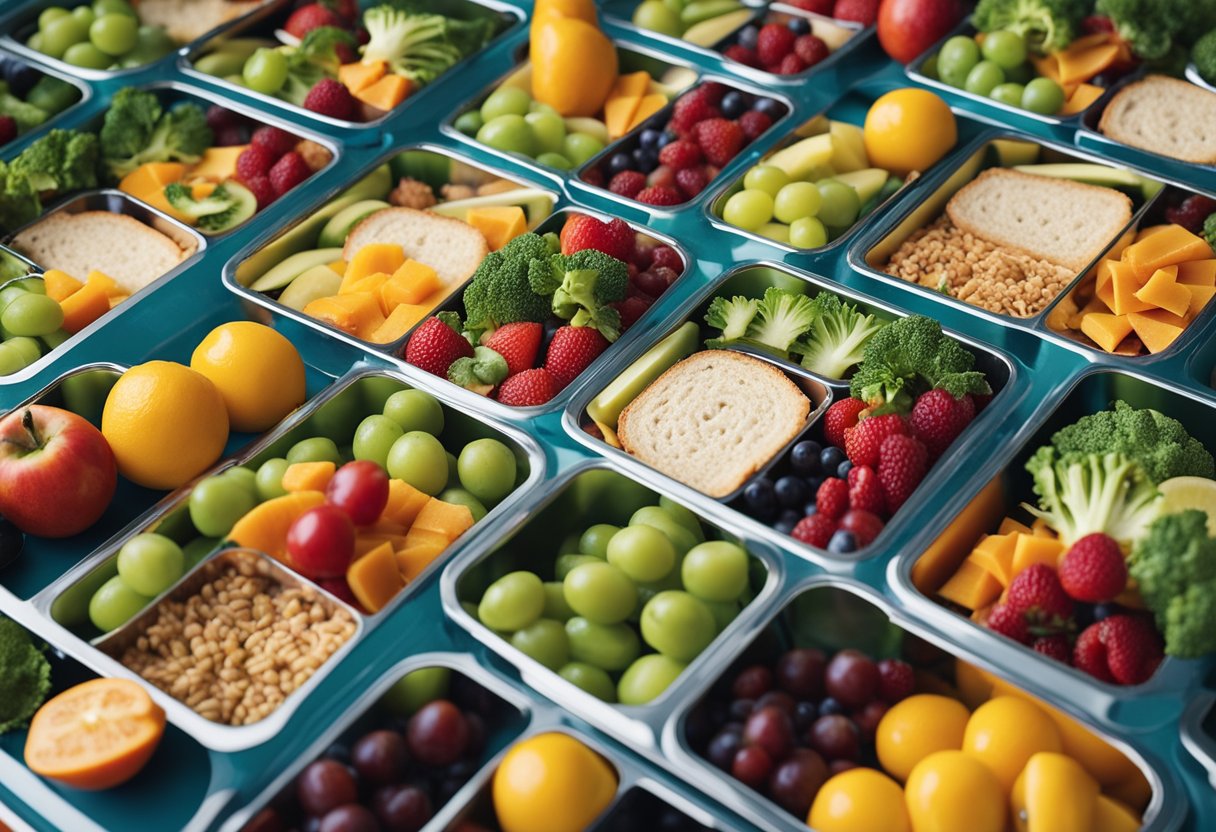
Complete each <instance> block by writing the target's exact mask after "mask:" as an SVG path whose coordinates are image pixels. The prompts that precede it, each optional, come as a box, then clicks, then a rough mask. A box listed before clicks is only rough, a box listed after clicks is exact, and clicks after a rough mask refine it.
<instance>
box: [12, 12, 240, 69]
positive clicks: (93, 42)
mask: <svg viewBox="0 0 1216 832" xmlns="http://www.w3.org/2000/svg"><path fill="white" fill-rule="evenodd" d="M263 2H264V0H263ZM154 4H155V0H154V2H153V3H149V5H154ZM261 4H262V3H261V2H257V0H231V2H228V3H226V4H224V5H225V6H226V7H227V8H228V9H229V10H230V11H231V13H233V14H234V15H241V14H245V13H246V12H248V11H252V10H253V9H256V8H257V7H258V6H260V5H261ZM221 22H222V21H217V22H215V23H214V24H213V25H219V23H221ZM208 28H210V27H208ZM25 45H26V46H28V47H29V48H30V49H33V50H35V51H37V52H41V53H42V54H44V55H47V56H48V57H51V58H57V59H59V60H61V61H64V62H65V63H68V64H71V65H72V66H76V67H81V68H83V69H109V70H116V69H131V68H133V67H139V66H143V65H144V64H150V63H152V62H153V61H158V60H160V59H161V58H163V57H165V56H166V55H168V54H169V53H170V52H172V51H173V50H175V49H176V48H177V47H178V46H179V45H180V43H179V42H178V41H177V40H176V39H175V38H174V37H173V36H172V35H170V33H169V32H168V30H167V29H166V28H165V26H164V25H163V24H161V23H156V24H152V23H147V22H145V21H144V20H142V18H141V15H140V4H137V3H130V2H127V0H95V2H93V3H92V4H89V3H84V4H81V5H79V6H75V7H73V8H71V9H67V8H64V7H62V6H48V7H47V8H45V9H43V10H42V11H41V12H40V13H39V15H38V19H37V27H36V29H35V31H34V32H33V33H32V34H30V35H29V36H28V37H26V40H25Z"/></svg>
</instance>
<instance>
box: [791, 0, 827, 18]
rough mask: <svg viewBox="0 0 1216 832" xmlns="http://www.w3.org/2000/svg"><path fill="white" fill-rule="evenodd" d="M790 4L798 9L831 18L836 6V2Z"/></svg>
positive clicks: (812, 0)
mask: <svg viewBox="0 0 1216 832" xmlns="http://www.w3.org/2000/svg"><path fill="white" fill-rule="evenodd" d="M789 3H790V5H791V6H793V7H794V8H796V9H802V10H803V11H808V12H814V13H815V14H821V15H824V16H825V17H831V16H832V7H833V6H835V5H836V0H789Z"/></svg>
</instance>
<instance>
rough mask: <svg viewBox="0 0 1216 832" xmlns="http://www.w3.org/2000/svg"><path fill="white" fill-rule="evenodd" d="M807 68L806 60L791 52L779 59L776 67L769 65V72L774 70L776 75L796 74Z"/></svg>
mask: <svg viewBox="0 0 1216 832" xmlns="http://www.w3.org/2000/svg"><path fill="white" fill-rule="evenodd" d="M806 69H807V62H806V61H804V60H802V58H799V57H798V56H797V55H795V54H794V53H793V52H791V53H790V54H788V55H786V56H785V57H784V58H782V59H781V63H779V64H777V67H776V69H775V70H774V69H773V68H772V67H769V71H770V72H776V73H777V74H778V75H797V74H798V73H799V72H803V71H805V70H806Z"/></svg>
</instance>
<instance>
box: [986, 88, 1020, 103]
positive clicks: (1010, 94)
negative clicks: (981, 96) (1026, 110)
mask: <svg viewBox="0 0 1216 832" xmlns="http://www.w3.org/2000/svg"><path fill="white" fill-rule="evenodd" d="M1025 89H1026V88H1025V87H1023V86H1022V85H1021V84H1010V83H1006V84H1001V85H1000V86H998V87H997V88H996V89H994V90H993V91H992V92H990V93H989V94H988V97H989V98H991V99H992V100H993V101H999V102H1001V103H1002V104H1008V105H1009V106H1011V107H1021V106H1022V93H1023V92H1024V91H1025Z"/></svg>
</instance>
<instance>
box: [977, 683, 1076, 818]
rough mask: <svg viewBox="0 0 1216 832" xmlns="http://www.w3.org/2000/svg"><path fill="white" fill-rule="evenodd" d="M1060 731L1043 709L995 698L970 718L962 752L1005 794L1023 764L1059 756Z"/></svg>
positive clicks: (1003, 698)
mask: <svg viewBox="0 0 1216 832" xmlns="http://www.w3.org/2000/svg"><path fill="white" fill-rule="evenodd" d="M1062 748H1063V743H1062V742H1061V741H1060V731H1059V729H1058V728H1056V724H1055V723H1054V722H1052V721H1051V717H1049V716H1048V715H1047V714H1046V713H1044V712H1043V709H1042V708H1040V707H1039V706H1038V705H1036V704H1034V703H1033V702H1028V701H1027V700H1025V699H1021V698H1018V697H1016V696H998V697H997V698H995V699H992V700H990V701H988V702H986V703H984V704H983V705H981V706H980V707H979V708H978V709H976V711H975V713H973V714H972V715H971V719H970V720H968V722H967V731H966V733H964V734H963V751H965V752H967V753H968V754H970V755H971V756H973V757H975V759H977V760H979V761H980V762H981V763H983V764H984V765H986V766H988V768H989V769H991V770H992V773H993V774H995V775H996V779H997V780H1000V781H1001V788H1002V789H1003V790H1004V792H1005V794H1008V793H1009V790H1010V789H1012V788H1013V782H1014V781H1015V780H1017V779H1018V775H1019V774H1021V773H1022V769H1023V768H1025V767H1026V761H1027V760H1029V759H1030V758H1031V757H1032V756H1033V755H1034V754H1037V753H1038V752H1040V751H1055V752H1059V751H1060V750H1062Z"/></svg>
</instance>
